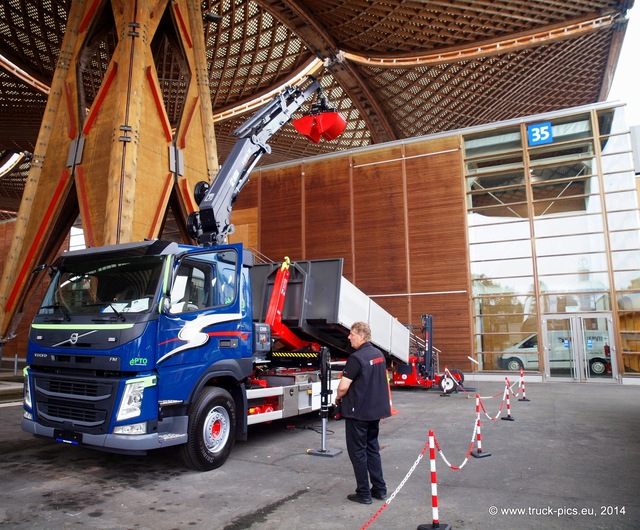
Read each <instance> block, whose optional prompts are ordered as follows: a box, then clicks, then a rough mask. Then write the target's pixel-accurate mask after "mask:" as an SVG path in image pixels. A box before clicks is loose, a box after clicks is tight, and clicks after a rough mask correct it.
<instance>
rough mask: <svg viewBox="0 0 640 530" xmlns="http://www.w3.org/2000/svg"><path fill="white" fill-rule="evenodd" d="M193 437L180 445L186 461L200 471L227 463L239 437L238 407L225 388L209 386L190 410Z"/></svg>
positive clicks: (181, 454)
mask: <svg viewBox="0 0 640 530" xmlns="http://www.w3.org/2000/svg"><path fill="white" fill-rule="evenodd" d="M187 434H188V436H189V439H188V441H187V443H186V444H184V445H181V446H180V447H179V448H178V453H179V456H180V459H181V460H182V462H183V463H184V464H185V465H186V466H188V467H190V468H192V469H195V470H197V471H210V470H211V469H216V468H218V467H220V466H221V465H222V464H224V463H225V461H226V460H227V458H229V454H231V449H232V448H233V444H234V442H235V437H236V407H235V403H234V401H233V398H232V397H231V395H230V394H229V392H227V391H226V390H224V389H223V388H215V387H207V388H205V389H204V390H203V391H202V392H201V393H200V395H199V396H198V399H196V401H195V402H194V403H193V404H192V405H191V407H190V409H189V427H188V431H187Z"/></svg>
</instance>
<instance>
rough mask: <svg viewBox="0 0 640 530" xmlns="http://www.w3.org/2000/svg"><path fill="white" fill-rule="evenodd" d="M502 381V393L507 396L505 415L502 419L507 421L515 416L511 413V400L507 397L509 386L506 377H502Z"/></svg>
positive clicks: (509, 390) (512, 419) (509, 391)
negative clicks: (503, 385) (503, 386)
mask: <svg viewBox="0 0 640 530" xmlns="http://www.w3.org/2000/svg"><path fill="white" fill-rule="evenodd" d="M504 383H505V388H504V393H505V394H506V396H507V417H506V418H502V419H503V420H507V421H514V420H515V418H514V417H513V416H512V415H511V400H510V399H509V394H511V387H510V386H509V378H508V377H505V378H504Z"/></svg>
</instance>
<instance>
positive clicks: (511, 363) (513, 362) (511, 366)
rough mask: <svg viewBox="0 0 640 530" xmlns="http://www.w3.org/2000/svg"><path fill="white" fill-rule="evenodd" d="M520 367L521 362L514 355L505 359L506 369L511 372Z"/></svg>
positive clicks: (518, 369)
mask: <svg viewBox="0 0 640 530" xmlns="http://www.w3.org/2000/svg"><path fill="white" fill-rule="evenodd" d="M520 368H522V363H521V362H520V359H516V358H515V357H511V358H510V359H509V360H507V369H508V370H509V371H511V372H519V371H520Z"/></svg>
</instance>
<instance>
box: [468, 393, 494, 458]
mask: <svg viewBox="0 0 640 530" xmlns="http://www.w3.org/2000/svg"><path fill="white" fill-rule="evenodd" d="M476 422H477V423H476V437H477V440H478V449H477V450H476V451H471V456H474V457H476V458H484V457H485V456H491V453H483V452H482V433H481V432H480V395H479V394H476Z"/></svg>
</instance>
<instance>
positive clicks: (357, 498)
mask: <svg viewBox="0 0 640 530" xmlns="http://www.w3.org/2000/svg"><path fill="white" fill-rule="evenodd" d="M347 499H349V500H350V501H352V502H359V503H360V504H371V499H365V498H364V497H360V495H358V494H357V493H350V494H349V495H347Z"/></svg>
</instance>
